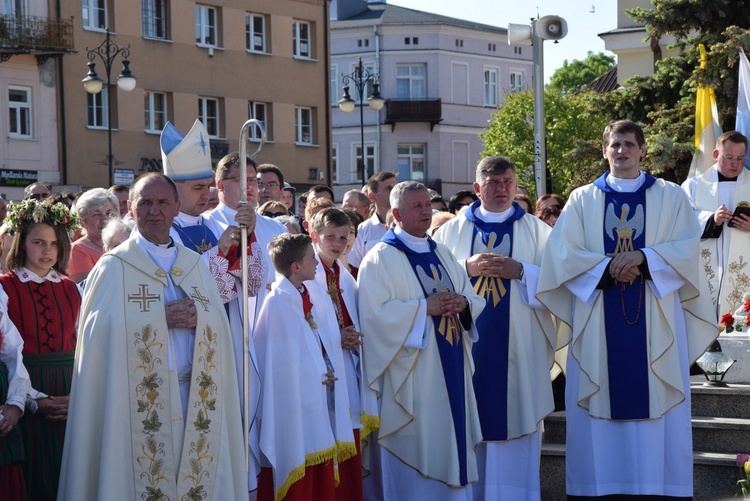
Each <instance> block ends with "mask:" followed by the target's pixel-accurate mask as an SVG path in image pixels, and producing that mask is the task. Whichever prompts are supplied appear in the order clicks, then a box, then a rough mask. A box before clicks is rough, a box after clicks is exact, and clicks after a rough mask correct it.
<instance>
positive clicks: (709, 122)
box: [688, 44, 721, 178]
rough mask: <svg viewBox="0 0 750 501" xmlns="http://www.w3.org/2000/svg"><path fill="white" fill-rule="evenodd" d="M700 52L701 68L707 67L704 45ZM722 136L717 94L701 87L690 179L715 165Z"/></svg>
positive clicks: (709, 88)
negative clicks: (718, 144) (717, 148)
mask: <svg viewBox="0 0 750 501" xmlns="http://www.w3.org/2000/svg"><path fill="white" fill-rule="evenodd" d="M698 49H699V50H700V54H701V59H700V65H701V68H705V67H706V61H707V57H706V48H705V47H704V46H703V44H700V45H699V46H698ZM720 135H721V127H720V126H719V112H718V110H717V109H716V94H715V93H714V88H713V87H711V86H710V85H699V86H698V95H697V96H696V100H695V148H696V149H697V150H698V151H696V153H695V155H693V162H692V163H691V164H690V172H689V173H688V177H689V178H690V177H693V176H695V175H697V174H700V173H702V172H704V171H705V170H707V169H708V168H709V167H711V166H712V165H713V164H714V158H713V151H714V149H715V147H716V139H717V138H718V137H719V136H720Z"/></svg>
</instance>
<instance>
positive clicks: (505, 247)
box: [435, 157, 557, 501]
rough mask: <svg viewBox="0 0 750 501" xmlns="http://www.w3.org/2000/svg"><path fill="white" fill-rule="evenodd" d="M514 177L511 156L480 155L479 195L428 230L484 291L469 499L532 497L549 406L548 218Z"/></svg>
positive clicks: (536, 495) (478, 289) (534, 496)
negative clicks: (543, 291) (544, 271)
mask: <svg viewBox="0 0 750 501" xmlns="http://www.w3.org/2000/svg"><path fill="white" fill-rule="evenodd" d="M517 187H518V180H517V178H516V172H515V166H514V165H513V163H512V162H511V160H510V159H508V158H505V157H486V158H484V159H482V160H481V161H480V162H479V165H477V169H476V182H475V183H474V190H475V191H476V192H477V193H478V194H479V198H480V200H477V201H476V202H474V203H473V204H471V205H470V206H469V208H468V209H467V210H465V211H463V212H462V213H460V214H459V215H458V216H457V217H455V218H454V219H452V220H450V221H448V222H447V223H445V224H444V225H443V226H442V227H440V229H439V230H438V231H437V233H436V234H435V240H436V241H437V242H441V243H443V244H445V245H446V246H447V247H448V248H449V249H450V250H451V251H452V252H453V254H454V255H455V256H456V258H457V259H458V262H459V263H460V264H461V265H462V266H464V267H465V269H466V271H467V273H468V275H469V277H470V280H471V283H472V284H473V286H474V290H475V291H476V292H477V294H479V295H480V296H482V297H484V299H485V300H486V301H487V305H486V306H485V308H484V311H482V314H481V315H480V316H479V318H478V319H477V329H478V331H479V341H478V342H477V343H475V344H474V347H473V350H472V355H473V357H474V364H475V366H476V371H475V372H474V392H475V393H476V396H477V405H478V408H479V420H480V422H481V424H482V437H483V443H482V444H481V445H480V446H479V447H478V448H477V458H478V462H479V484H478V485H476V486H474V491H475V496H474V499H475V501H479V500H485V499H486V500H493V499H519V500H521V499H524V500H535V499H536V500H538V499H540V497H541V487H540V476H539V467H540V458H541V443H542V440H541V438H542V420H543V419H544V417H545V416H547V414H549V413H550V412H552V410H553V408H554V402H553V398H552V384H551V378H550V369H551V367H552V364H553V361H554V351H555V343H556V341H557V334H556V332H555V328H554V325H553V322H552V316H551V315H550V313H549V311H548V310H547V309H546V308H544V307H543V306H542V305H541V304H540V303H539V302H538V301H537V300H536V287H537V282H538V279H539V265H541V263H542V252H543V250H544V246H545V243H546V241H547V237H548V235H549V232H550V227H549V226H548V225H547V224H546V223H545V222H544V221H542V220H541V219H538V218H536V217H534V216H532V215H530V214H526V213H525V212H524V211H523V209H521V207H520V206H519V205H518V204H517V203H515V202H514V201H513V199H514V198H515V195H516V188H517Z"/></svg>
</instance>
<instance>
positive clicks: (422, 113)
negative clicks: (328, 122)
mask: <svg viewBox="0 0 750 501" xmlns="http://www.w3.org/2000/svg"><path fill="white" fill-rule="evenodd" d="M426 5H427V4H426ZM331 16H332V21H331V67H330V90H331V94H330V106H331V117H332V123H333V134H332V144H331V150H332V181H333V185H334V191H335V192H336V194H337V198H338V197H340V196H341V195H342V194H343V193H344V192H346V191H347V190H349V189H351V188H359V187H361V186H362V184H363V183H364V182H365V181H366V177H367V174H369V173H373V172H378V171H381V170H389V171H395V172H398V177H399V179H400V180H406V179H414V180H418V181H421V182H424V183H425V184H427V185H428V186H430V187H432V188H435V189H437V190H438V191H440V192H442V194H443V195H444V196H450V195H452V194H453V193H455V192H456V191H458V190H460V189H466V188H470V186H471V183H472V182H473V181H474V177H475V168H476V164H477V162H478V161H479V160H480V155H481V152H482V150H483V144H482V141H481V139H480V138H479V135H480V133H481V132H482V131H483V130H484V128H485V127H486V126H487V123H488V120H489V119H490V117H491V116H492V114H493V113H494V112H495V111H496V110H497V108H498V106H500V105H502V103H503V102H504V96H505V94H506V93H508V92H513V91H517V90H520V89H523V88H525V87H529V86H531V85H532V50H531V47H530V46H528V45H516V46H513V45H508V38H507V30H506V29H505V28H499V27H495V26H488V25H484V24H480V23H475V22H470V21H464V20H461V19H454V18H450V17H446V16H440V15H436V14H432V13H429V12H423V11H417V10H413V9H406V8H402V7H398V6H394V5H388V4H387V3H386V2H382V1H380V2H372V1H371V2H366V1H364V0H334V2H333V3H332V4H331ZM360 58H361V60H362V65H363V68H365V69H366V70H367V72H369V73H371V74H373V75H375V76H374V77H373V78H371V79H367V82H366V89H365V92H363V93H362V94H363V95H362V96H360V95H359V94H358V92H355V90H354V88H353V87H351V85H350V89H349V93H350V96H351V97H352V99H354V100H355V101H356V103H357V106H356V109H355V112H352V113H345V112H344V111H342V110H341V109H340V107H339V101H340V100H341V99H342V97H343V96H344V95H343V92H344V90H343V86H344V77H345V76H347V75H348V76H351V75H352V74H353V73H355V72H356V71H358V70H357V67H358V64H359V59H360ZM374 83H378V84H379V92H380V95H381V96H382V98H383V99H384V100H385V106H384V107H383V109H382V110H380V111H375V110H373V109H371V108H370V107H369V106H368V102H367V97H368V96H370V95H371V94H372V92H373V91H374V85H373V84H374ZM360 107H362V117H363V120H362V122H361V123H360V109H359V108H360ZM362 129H363V130H364V150H363V148H362V142H363V141H362V140H361V135H362V132H363V130H362ZM363 151H364V155H363Z"/></svg>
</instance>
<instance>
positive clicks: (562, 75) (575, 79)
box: [548, 51, 615, 94]
mask: <svg viewBox="0 0 750 501" xmlns="http://www.w3.org/2000/svg"><path fill="white" fill-rule="evenodd" d="M614 65H615V58H614V56H608V55H606V54H604V53H602V52H599V53H598V54H594V53H593V52H592V51H589V52H588V55H587V56H586V59H584V60H583V61H579V60H576V59H574V60H573V61H571V62H568V60H567V59H566V60H565V61H564V62H563V65H562V66H561V67H560V68H558V69H557V70H555V72H554V73H553V74H552V77H551V78H550V81H549V86H548V87H550V88H552V89H556V90H559V91H560V92H562V93H563V94H565V93H568V92H572V91H576V90H578V89H580V88H581V87H583V86H584V85H586V84H587V83H589V82H591V81H592V80H594V79H595V78H597V77H599V76H601V75H603V74H604V73H606V72H607V71H609V70H610V69H612V67H613V66H614Z"/></svg>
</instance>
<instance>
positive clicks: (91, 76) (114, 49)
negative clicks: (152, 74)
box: [82, 28, 135, 186]
mask: <svg viewBox="0 0 750 501" xmlns="http://www.w3.org/2000/svg"><path fill="white" fill-rule="evenodd" d="M86 54H87V56H88V59H89V62H88V63H87V64H88V67H89V72H88V74H87V75H86V78H84V79H83V80H82V82H83V87H84V88H85V89H86V92H88V93H89V94H98V93H99V92H101V90H102V86H103V82H102V80H101V78H99V75H97V74H96V70H95V67H96V63H95V62H94V60H95V59H96V56H99V58H100V59H101V60H102V63H104V71H105V72H106V75H107V159H106V164H107V168H108V169H109V185H110V186H112V185H113V184H114V181H113V175H114V164H115V159H114V156H112V93H111V92H110V89H109V85H110V82H111V76H110V75H111V71H112V63H114V61H115V59H116V58H117V56H118V54H119V55H121V56H122V71H121V72H120V74H119V75H118V76H117V87H119V88H120V90H123V91H125V92H130V91H131V90H133V89H135V77H134V76H133V74H132V73H131V72H130V61H129V60H128V58H129V57H130V45H129V44H128V46H127V47H120V46H119V45H117V44H116V43H115V42H114V41H113V40H112V39H111V38H110V32H109V28H107V34H106V37H105V38H104V41H103V42H102V43H101V44H99V46H98V47H96V48H94V49H91V50H89V48H88V47H86Z"/></svg>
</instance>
